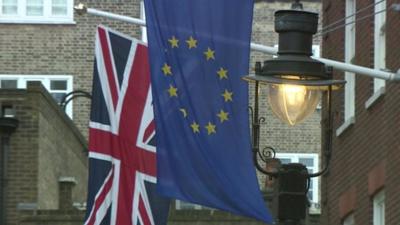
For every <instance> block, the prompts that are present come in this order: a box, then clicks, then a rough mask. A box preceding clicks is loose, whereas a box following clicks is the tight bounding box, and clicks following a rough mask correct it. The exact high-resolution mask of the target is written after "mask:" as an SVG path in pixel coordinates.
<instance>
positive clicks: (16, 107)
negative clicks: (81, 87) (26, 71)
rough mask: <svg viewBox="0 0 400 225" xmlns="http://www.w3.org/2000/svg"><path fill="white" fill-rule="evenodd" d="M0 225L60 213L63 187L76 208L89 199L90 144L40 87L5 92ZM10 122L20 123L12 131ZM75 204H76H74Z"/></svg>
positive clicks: (0, 102)
mask: <svg viewBox="0 0 400 225" xmlns="http://www.w3.org/2000/svg"><path fill="white" fill-rule="evenodd" d="M0 106H1V119H0V120H1V125H0V130H1V145H0V146H1V152H0V153H1V154H0V156H1V157H0V158H1V167H0V174H1V182H0V184H1V185H0V190H1V193H0V194H1V198H0V199H1V202H0V204H1V207H0V208H1V211H2V213H1V224H5V225H16V224H19V222H20V219H21V213H22V212H24V211H37V210H42V209H58V208H59V207H61V206H62V205H63V203H64V202H63V201H60V198H59V196H60V193H61V191H60V190H62V189H61V188H62V187H63V184H65V183H67V184H68V183H73V184H75V188H74V190H73V192H71V193H70V195H71V197H72V200H71V203H72V202H74V203H76V204H77V205H82V204H84V202H85V201H86V186H87V160H86V157H87V156H86V155H87V149H86V141H85V139H84V138H83V136H82V135H81V134H80V133H79V131H78V130H77V128H76V127H75V125H74V124H72V122H71V121H70V120H69V118H68V117H67V116H66V115H65V114H64V112H62V111H61V110H60V108H59V106H58V105H57V104H56V103H55V102H54V101H53V99H52V97H51V96H50V95H49V93H48V92H47V91H46V90H45V89H44V88H43V87H42V86H41V85H40V83H37V82H36V83H35V84H28V87H27V89H26V90H22V89H1V90H0ZM10 121H18V122H17V123H15V124H16V126H14V127H13V128H14V129H13V130H10V129H9V128H10ZM71 205H72V204H71Z"/></svg>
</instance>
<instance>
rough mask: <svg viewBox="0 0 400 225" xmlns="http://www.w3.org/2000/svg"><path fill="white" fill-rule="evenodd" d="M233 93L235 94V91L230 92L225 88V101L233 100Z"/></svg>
mask: <svg viewBox="0 0 400 225" xmlns="http://www.w3.org/2000/svg"><path fill="white" fill-rule="evenodd" d="M232 95H233V92H229V91H228V90H226V89H225V92H224V93H223V94H222V96H223V97H224V100H225V102H228V101H230V102H231V101H233V100H232Z"/></svg>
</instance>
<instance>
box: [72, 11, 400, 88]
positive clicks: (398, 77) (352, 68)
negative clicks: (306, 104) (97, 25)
mask: <svg viewBox="0 0 400 225" xmlns="http://www.w3.org/2000/svg"><path fill="white" fill-rule="evenodd" d="M74 9H75V11H76V12H77V13H78V14H84V13H88V14H90V15H95V16H101V17H105V18H109V19H113V20H118V21H124V22H127V23H132V24H137V25H140V26H146V22H145V21H144V20H142V19H137V18H133V17H129V16H122V15H118V14H115V13H110V12H105V11H101V10H97V9H93V8H86V6H85V5H84V4H82V3H80V4H79V5H77V6H75V7H74ZM250 47H251V50H254V51H259V52H263V53H267V54H271V55H275V54H276V53H277V51H278V49H277V48H274V47H269V46H265V45H261V44H256V43H251V45H250ZM312 58H314V59H316V60H319V61H321V62H323V63H325V65H327V66H332V67H333V68H335V69H337V70H341V71H346V72H353V73H356V74H360V75H365V76H369V77H373V78H378V79H384V80H389V81H400V69H399V70H398V71H397V72H396V73H393V72H388V71H382V70H376V69H371V68H368V67H363V66H357V65H353V64H349V63H344V62H339V61H335V60H331V59H325V58H318V57H312Z"/></svg>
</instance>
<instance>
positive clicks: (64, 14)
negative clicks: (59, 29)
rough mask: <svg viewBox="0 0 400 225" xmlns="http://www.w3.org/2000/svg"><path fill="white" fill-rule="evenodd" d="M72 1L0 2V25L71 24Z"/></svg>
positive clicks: (5, 0)
mask: <svg viewBox="0 0 400 225" xmlns="http://www.w3.org/2000/svg"><path fill="white" fill-rule="evenodd" d="M73 4H74V2H73V0H0V23H46V24H48V23H56V24H59V23H73Z"/></svg>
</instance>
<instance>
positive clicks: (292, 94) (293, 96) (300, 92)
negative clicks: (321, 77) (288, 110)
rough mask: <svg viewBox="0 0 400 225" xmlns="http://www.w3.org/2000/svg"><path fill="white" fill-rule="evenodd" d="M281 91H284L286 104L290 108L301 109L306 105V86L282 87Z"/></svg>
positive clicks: (286, 85) (285, 85)
mask: <svg viewBox="0 0 400 225" xmlns="http://www.w3.org/2000/svg"><path fill="white" fill-rule="evenodd" d="M280 89H282V90H280V91H282V92H283V93H282V96H283V99H282V100H283V101H284V104H287V105H289V106H290V107H296V106H297V107H299V106H300V105H302V104H303V103H304V99H305V96H306V94H307V89H306V87H305V86H299V85H289V84H284V85H280Z"/></svg>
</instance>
